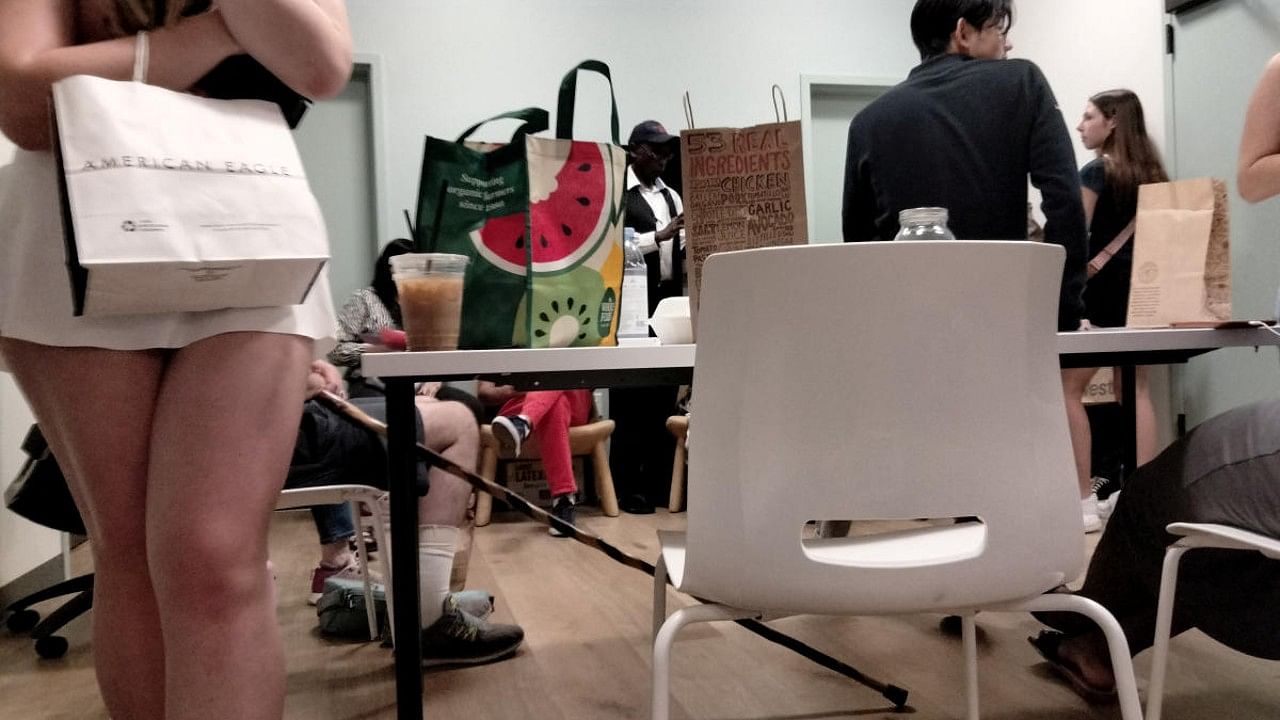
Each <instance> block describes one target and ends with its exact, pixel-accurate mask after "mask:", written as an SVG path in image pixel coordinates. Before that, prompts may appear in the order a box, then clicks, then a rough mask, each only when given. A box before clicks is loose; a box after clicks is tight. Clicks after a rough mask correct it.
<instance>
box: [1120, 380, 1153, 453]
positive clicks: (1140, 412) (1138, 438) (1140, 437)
mask: <svg viewBox="0 0 1280 720" xmlns="http://www.w3.org/2000/svg"><path fill="white" fill-rule="evenodd" d="M1133 377H1134V383H1133V398H1134V407H1133V412H1134V418H1135V427H1134V434H1135V442H1136V448H1135V449H1136V451H1137V452H1136V454H1135V457H1136V459H1137V461H1138V467H1142V466H1143V465H1146V464H1147V463H1149V462H1151V460H1152V459H1154V458H1155V456H1156V455H1157V454H1159V450H1160V447H1159V446H1160V437H1159V435H1160V434H1159V433H1158V432H1156V409H1155V406H1154V405H1153V404H1152V402H1151V384H1150V380H1149V377H1150V375H1149V374H1148V373H1147V367H1146V366H1145V365H1139V366H1137V367H1135V368H1134V374H1133ZM1115 382H1116V395H1117V396H1118V395H1119V394H1120V393H1121V392H1122V389H1123V388H1122V382H1123V381H1122V380H1121V379H1120V368H1115ZM1135 469H1136V468H1135Z"/></svg>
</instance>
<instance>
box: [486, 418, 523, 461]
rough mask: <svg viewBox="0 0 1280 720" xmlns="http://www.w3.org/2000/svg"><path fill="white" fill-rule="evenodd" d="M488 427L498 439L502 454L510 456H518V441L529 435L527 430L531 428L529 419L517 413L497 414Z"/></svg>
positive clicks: (520, 441)
mask: <svg viewBox="0 0 1280 720" xmlns="http://www.w3.org/2000/svg"><path fill="white" fill-rule="evenodd" d="M490 427H492V428H493V437H494V439H495V440H497V441H498V447H499V448H501V449H502V452H503V454H505V455H509V456H511V457H519V456H520V443H522V442H524V439H525V438H527V437H529V431H530V430H532V429H533V428H532V427H531V426H530V425H529V421H528V420H525V419H524V418H523V417H521V416H519V415H512V416H510V417H508V416H506V415H499V416H498V417H496V418H494V419H493V423H492V424H491V425H490Z"/></svg>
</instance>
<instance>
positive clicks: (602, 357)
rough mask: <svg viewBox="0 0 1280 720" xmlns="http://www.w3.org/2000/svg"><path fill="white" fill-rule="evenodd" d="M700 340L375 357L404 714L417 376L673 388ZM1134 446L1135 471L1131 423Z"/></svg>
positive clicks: (409, 717)
mask: <svg viewBox="0 0 1280 720" xmlns="http://www.w3.org/2000/svg"><path fill="white" fill-rule="evenodd" d="M1277 344H1280V337H1277V336H1276V335H1274V334H1272V333H1271V332H1269V331H1268V330H1266V329H1263V328H1239V329H1229V330H1227V329H1206V328H1195V329H1182V328H1179V329H1168V328H1161V329H1151V330H1128V329H1106V330H1093V331H1087V332H1071V333H1058V351H1059V353H1060V355H1061V362H1062V366H1063V367H1104V366H1110V365H1119V366H1133V365H1156V364H1168V363H1181V362H1186V361H1187V360H1188V359H1190V358H1192V357H1194V356H1196V355H1200V354H1202V353H1206V352H1209V351H1211V350H1215V349H1217V348H1222V347H1250V346H1253V347H1257V346H1262V345H1277ZM694 352H695V346H693V345H670V346H637V347H606V348H561V349H544V350H458V351H437V352H418V353H410V352H401V353H371V354H367V355H365V356H364V360H363V363H362V366H361V372H362V373H363V374H364V375H365V376H366V377H378V378H380V379H382V380H383V381H384V382H385V383H386V386H387V429H388V438H387V451H388V456H389V466H390V474H391V477H390V481H389V482H390V494H391V528H392V538H391V549H390V551H391V553H392V560H393V564H394V566H395V567H396V568H397V572H396V573H395V574H394V576H393V587H392V588H391V592H392V596H393V600H394V603H395V607H396V611H397V612H396V618H395V623H396V625H395V636H396V639H397V643H396V645H397V647H396V659H395V663H396V703H397V717H398V718H400V719H401V720H420V718H421V717H422V705H423V700H422V647H421V637H420V635H419V622H420V617H419V613H418V563H417V557H418V547H417V543H418V537H417V532H416V528H417V527H418V505H417V502H415V500H416V497H417V493H416V487H415V485H416V471H415V466H416V464H417V461H416V457H415V452H414V445H415V444H416V441H417V440H416V438H415V437H414V428H415V424H414V421H413V413H414V412H416V410H415V407H414V403H413V386H414V383H415V382H418V381H421V380H426V379H432V380H450V379H471V378H475V377H477V376H479V377H484V378H486V379H492V380H496V381H499V382H502V383H506V384H513V385H515V386H516V387H517V388H520V389H524V390H536V389H566V388H579V387H581V388H595V387H616V386H619V385H674V384H681V383H687V382H689V381H690V380H691V379H692V377H693V365H694ZM1125 375H1126V378H1125V380H1124V382H1123V393H1124V398H1123V402H1125V403H1126V407H1128V408H1130V411H1132V408H1133V396H1132V393H1133V374H1132V370H1127V371H1126V372H1125ZM1127 425H1128V426H1129V427H1128V429H1127V432H1128V433H1129V437H1128V438H1127V443H1126V447H1128V448H1129V454H1130V458H1129V460H1128V464H1127V467H1133V464H1132V463H1133V460H1132V447H1133V438H1132V433H1133V427H1132V422H1130V423H1127Z"/></svg>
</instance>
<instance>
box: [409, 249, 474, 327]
mask: <svg viewBox="0 0 1280 720" xmlns="http://www.w3.org/2000/svg"><path fill="white" fill-rule="evenodd" d="M469 260H470V258H468V257H467V256H466V255H449V254H446V253H408V254H405V255H396V256H395V257H392V258H391V277H392V278H393V279H395V282H396V292H397V293H398V294H399V296H400V317H401V318H402V319H403V321H404V334H405V340H406V342H407V343H408V346H409V350H411V351H418V350H457V349H458V326H459V324H460V323H461V320H462V281H463V278H464V277H465V275H466V272H467V262H468V261H469Z"/></svg>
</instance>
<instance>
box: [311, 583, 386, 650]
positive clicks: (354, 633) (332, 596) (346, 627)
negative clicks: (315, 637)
mask: <svg viewBox="0 0 1280 720" xmlns="http://www.w3.org/2000/svg"><path fill="white" fill-rule="evenodd" d="M373 605H374V607H373V612H374V617H375V618H377V626H378V637H376V638H371V637H369V620H368V618H367V617H366V613H365V600H364V583H362V582H360V581H359V580H347V579H343V578H329V579H328V580H325V581H324V593H323V594H321V595H320V599H319V600H318V601H316V616H317V617H318V618H319V620H320V634H322V635H324V636H326V637H334V638H346V639H349V640H365V641H367V640H381V639H382V638H383V637H385V636H387V635H388V631H387V590H386V588H385V587H383V586H382V585H381V584H379V583H374V584H373Z"/></svg>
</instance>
